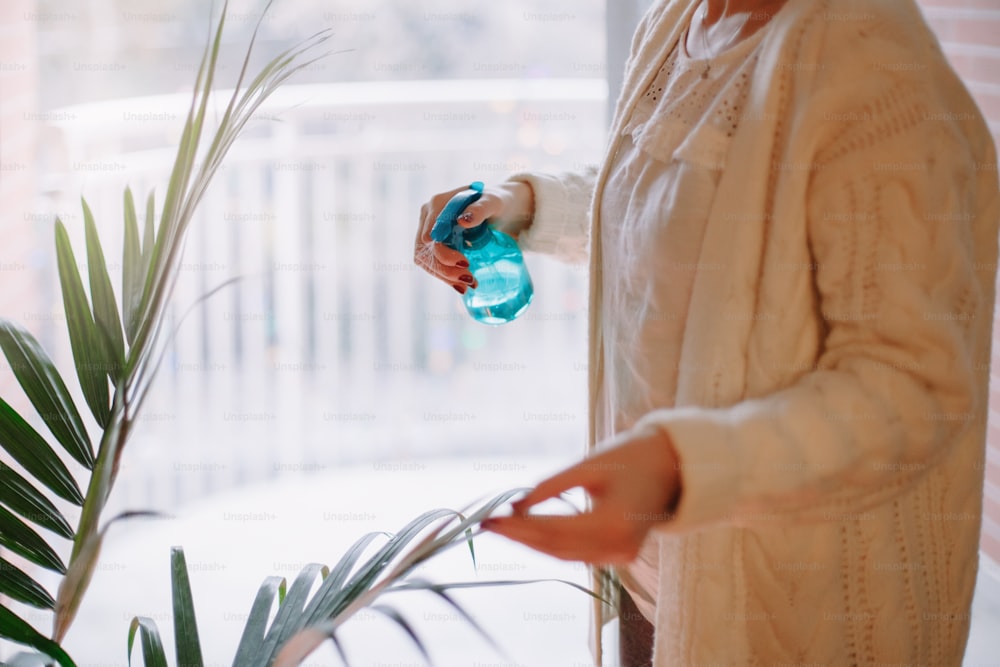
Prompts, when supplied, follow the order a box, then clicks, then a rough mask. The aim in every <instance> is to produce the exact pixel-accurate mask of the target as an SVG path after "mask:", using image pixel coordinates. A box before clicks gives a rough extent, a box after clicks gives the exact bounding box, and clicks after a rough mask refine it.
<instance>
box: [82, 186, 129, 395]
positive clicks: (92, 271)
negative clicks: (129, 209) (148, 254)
mask: <svg viewBox="0 0 1000 667" xmlns="http://www.w3.org/2000/svg"><path fill="white" fill-rule="evenodd" d="M80 201H81V203H82V204H83V221H84V229H85V232H86V238H87V272H88V273H89V275H90V296H91V300H92V301H93V303H94V322H95V323H96V325H97V330H98V332H99V333H100V334H101V341H102V342H103V343H104V344H105V345H106V346H107V357H108V359H109V361H110V362H111V364H110V366H109V368H108V369H107V373H108V377H110V378H111V381H112V382H114V383H117V382H118V379H119V378H120V377H121V372H122V367H123V366H124V364H125V338H124V336H123V335H122V321H121V318H120V317H119V316H118V303H117V301H116V300H115V292H114V289H113V288H112V287H111V276H109V275H108V264H107V262H106V261H105V259H104V249H103V248H102V247H101V239H100V236H98V234H97V225H96V224H95V223H94V214H93V213H91V211H90V207H89V206H88V205H87V200H86V199H82V198H81V200H80Z"/></svg>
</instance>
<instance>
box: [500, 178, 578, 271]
mask: <svg viewBox="0 0 1000 667" xmlns="http://www.w3.org/2000/svg"><path fill="white" fill-rule="evenodd" d="M507 180H508V181H515V182H520V183H527V184H528V185H529V186H531V189H532V191H533V192H534V197H535V215H534V218H533V219H532V222H531V225H530V226H528V227H527V228H526V229H524V230H522V231H521V233H520V234H518V238H517V242H518V245H519V246H521V248H522V249H523V250H529V251H531V252H537V253H541V254H545V255H552V256H554V257H556V258H558V259H561V260H563V261H566V262H570V263H573V264H581V263H584V262H586V260H587V257H588V254H587V253H588V244H589V231H590V224H589V217H590V215H589V214H590V199H591V196H592V183H591V182H590V180H589V179H587V178H573V177H566V178H562V177H559V176H553V175H549V174H538V173H531V172H520V173H516V174H512V175H511V176H509V177H508V178H507Z"/></svg>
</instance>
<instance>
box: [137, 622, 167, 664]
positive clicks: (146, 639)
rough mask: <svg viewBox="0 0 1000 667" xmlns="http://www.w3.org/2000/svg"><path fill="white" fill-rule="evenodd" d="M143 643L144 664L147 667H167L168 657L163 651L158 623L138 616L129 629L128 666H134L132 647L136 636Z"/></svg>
mask: <svg viewBox="0 0 1000 667" xmlns="http://www.w3.org/2000/svg"><path fill="white" fill-rule="evenodd" d="M137 633H138V634H139V635H140V641H141V642H142V662H143V664H145V666H146V667H167V656H166V653H164V651H163V641H162V640H161V639H160V630H159V629H158V628H157V627H156V621H154V620H153V619H151V618H146V617H145V616H136V617H135V618H133V619H132V623H131V624H129V627H128V664H129V667H131V665H132V647H133V646H134V645H135V636H136V634H137Z"/></svg>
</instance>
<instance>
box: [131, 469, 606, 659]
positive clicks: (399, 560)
mask: <svg viewBox="0 0 1000 667" xmlns="http://www.w3.org/2000/svg"><path fill="white" fill-rule="evenodd" d="M523 491H524V489H515V490H511V491H507V492H504V493H501V494H499V495H497V496H496V497H494V498H493V499H491V500H489V501H488V502H486V503H484V504H483V505H481V506H480V507H478V508H477V509H476V511H474V512H472V513H470V514H469V515H467V516H466V515H465V514H463V513H461V512H456V511H454V510H447V509H439V510H433V511H430V512H425V513H424V514H422V515H420V516H419V517H417V518H416V519H413V520H412V521H410V522H409V523H407V524H406V525H405V526H403V528H401V529H400V530H399V531H398V532H397V533H395V534H389V533H369V534H367V535H365V536H363V537H362V538H360V539H359V540H358V541H357V542H355V543H354V544H353V545H352V546H351V547H350V548H349V549H348V550H347V552H346V553H345V554H344V555H343V556H342V557H341V559H340V560H339V561H338V562H337V564H336V565H335V566H334V567H333V568H332V569H330V570H327V568H325V567H323V566H322V565H318V564H315V563H312V564H309V565H306V566H305V567H303V568H302V570H301V571H300V572H299V574H298V575H297V576H296V577H295V580H294V581H293V582H292V585H291V587H290V588H287V592H286V587H287V582H286V580H285V579H284V578H283V577H273V576H272V577H267V578H266V579H265V580H264V582H263V584H261V586H260V589H259V590H258V591H257V596H256V598H255V599H254V602H253V606H252V607H251V610H250V613H249V614H248V616H247V621H246V625H245V627H244V629H243V634H242V636H241V638H240V643H239V646H238V647H237V649H236V655H235V658H234V660H233V667H292V666H294V665H299V664H300V663H302V662H303V661H304V660H305V659H306V658H307V657H308V656H309V655H310V654H312V653H313V651H315V650H316V649H317V648H319V646H320V645H321V644H323V643H324V642H326V641H327V640H330V641H331V642H332V643H333V645H334V648H335V649H336V650H337V652H338V654H339V655H340V657H341V659H342V660H343V661H344V664H345V665H346V664H349V662H348V659H347V655H346V653H345V651H344V647H343V646H342V645H341V643H340V640H339V638H338V637H337V631H338V630H339V629H340V627H341V626H342V625H343V624H344V623H346V622H347V621H349V620H350V618H351V617H352V616H354V614H356V613H357V612H358V611H361V610H362V609H366V608H367V609H370V610H371V611H373V612H377V613H379V614H381V615H383V616H385V617H386V618H388V619H389V620H391V621H392V622H393V623H395V624H396V625H397V626H398V627H399V628H400V629H401V630H402V631H403V632H404V633H405V634H406V635H407V636H408V637H409V638H410V640H411V641H412V642H413V643H414V645H415V646H416V648H417V650H418V651H419V652H420V654H421V655H422V656H423V657H424V659H425V660H427V662H428V663H430V662H431V656H430V654H429V652H428V650H427V646H426V645H425V644H424V642H423V640H422V639H421V638H420V636H419V634H418V632H417V628H415V627H414V626H413V625H412V624H411V623H410V622H409V621H408V620H407V619H406V618H405V617H404V616H403V615H402V614H400V613H399V612H398V611H396V610H395V609H394V608H393V607H392V606H391V605H389V604H386V603H385V602H384V601H383V596H385V595H387V594H389V593H400V592H405V591H424V592H428V593H431V594H433V595H435V596H436V597H438V598H439V599H441V600H443V601H444V602H445V603H446V604H448V605H449V606H450V607H451V608H452V609H454V610H455V611H456V613H457V614H458V615H459V616H460V617H461V618H463V619H464V620H465V621H466V622H467V623H468V624H469V626H470V627H471V628H472V629H473V630H475V631H476V632H477V633H478V634H479V635H480V636H482V637H483V638H484V639H485V640H486V641H487V643H488V644H489V645H490V646H492V647H493V648H494V649H495V650H496V651H497V652H498V653H499V654H500V655H502V656H503V657H504V658H505V659H506V656H505V655H504V652H503V650H502V649H501V648H500V646H499V645H498V644H497V643H496V642H495V641H494V640H493V639H492V638H491V637H490V636H489V634H488V633H487V632H486V631H485V630H484V629H483V628H482V627H481V626H480V625H479V624H478V623H477V622H476V620H475V619H474V618H473V617H472V616H471V615H470V614H469V613H468V612H467V611H466V610H465V609H464V608H463V607H462V606H461V605H460V604H459V603H458V602H457V601H455V599H454V598H452V597H451V596H450V595H449V593H448V592H449V591H451V590H458V589H465V588H487V587H495V586H520V585H526V584H537V583H543V582H558V583H562V584H566V585H569V586H572V587H574V588H576V589H578V590H580V591H582V592H584V593H586V594H588V595H591V596H594V597H595V598H596V597H597V596H595V595H594V594H593V593H592V592H591V591H589V590H588V589H586V588H584V587H583V586H580V585H579V584H576V583H573V582H571V581H565V580H562V579H533V580H507V581H471V582H452V583H434V582H430V581H427V580H425V579H419V578H413V577H411V576H410V575H411V574H412V573H413V571H414V569H415V568H416V567H417V566H418V565H420V564H422V563H424V562H426V561H427V560H429V559H431V558H434V557H436V556H438V555H440V554H441V553H443V552H444V551H446V550H448V549H450V548H452V547H455V546H461V545H469V546H470V547H471V545H472V540H473V539H474V538H475V537H476V536H477V535H478V534H479V530H478V528H479V524H480V522H481V521H482V520H483V519H484V518H486V517H487V516H489V515H490V514H491V513H493V512H494V511H496V510H497V508H499V507H501V506H502V505H503V504H505V503H506V502H507V501H508V500H510V499H511V498H512V497H513V496H515V495H517V494H520V493H522V492H523ZM379 538H382V539H384V540H385V543H384V544H382V545H381V546H379V547H378V548H375V549H374V553H371V555H370V556H368V557H367V558H364V556H365V554H367V553H369V552H370V551H371V550H372V547H373V546H374V545H375V543H376V540H378V539H379ZM171 564H172V567H171V572H172V588H173V596H174V627H175V629H176V630H175V632H177V633H178V634H177V636H176V641H177V643H178V646H177V652H178V655H179V656H180V655H186V656H187V657H186V658H182V659H179V660H178V664H183V665H201V664H202V663H201V653H200V648H199V646H198V643H197V642H198V631H197V623H196V622H195V617H194V606H193V602H192V598H191V590H190V587H189V585H188V578H187V569H186V566H185V565H184V553H183V550H181V549H180V548H178V547H175V548H174V549H173V551H172V553H171ZM317 579H319V580H321V583H320V585H319V587H318V588H317V590H316V592H315V593H313V594H312V596H311V597H310V594H309V593H310V591H311V590H312V589H313V588H314V586H315V584H316V582H317ZM598 599H599V598H598ZM178 601H181V602H180V603H179V602H178ZM275 606H277V610H276V612H274V615H273V620H271V621H270V623H269V622H268V619H270V618H271V617H272V611H273V609H274V607H275ZM137 632H138V633H140V634H141V635H142V641H143V660H144V663H145V665H146V666H147V667H154V666H160V665H163V666H164V667H165V665H166V657H165V654H164V652H163V646H162V643H161V642H160V639H159V631H158V630H157V628H156V624H155V623H154V622H153V621H150V620H148V619H144V618H141V617H136V618H135V619H133V620H132V625H131V627H130V629H129V642H128V646H129V655H130V656H131V653H132V646H133V642H134V639H135V636H136V633H137ZM182 642H187V643H188V644H189V645H188V646H185V647H184V649H183V650H184V651H185V653H183V654H182V646H181V643H182ZM130 661H131V657H130ZM130 664H131V663H130Z"/></svg>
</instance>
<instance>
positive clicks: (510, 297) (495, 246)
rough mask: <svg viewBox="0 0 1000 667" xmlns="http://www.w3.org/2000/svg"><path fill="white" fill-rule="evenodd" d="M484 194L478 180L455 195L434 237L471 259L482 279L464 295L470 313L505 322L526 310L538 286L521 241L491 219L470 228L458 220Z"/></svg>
mask: <svg viewBox="0 0 1000 667" xmlns="http://www.w3.org/2000/svg"><path fill="white" fill-rule="evenodd" d="M482 196H483V183H482V182H481V181H476V182H475V183H473V184H472V185H470V186H469V189H468V190H463V191H462V192H459V193H458V194H457V195H455V196H454V197H452V198H451V200H449V201H448V203H447V204H446V205H445V207H444V209H442V210H441V214H440V215H438V217H437V220H436V221H435V222H434V227H433V229H431V238H432V239H433V240H434V241H437V242H438V243H443V244H445V245H446V246H448V247H449V248H453V249H455V250H457V251H459V252H460V253H462V254H463V255H465V258H466V259H467V260H468V262H469V271H470V272H471V273H472V275H473V276H474V277H475V279H476V282H477V283H478V287H476V288H475V289H472V288H471V287H470V288H469V289H467V290H466V292H465V294H464V295H463V296H462V300H463V301H464V302H465V308H466V309H467V310H468V311H469V314H470V315H472V317H473V318H474V319H476V320H478V321H480V322H483V323H484V324H505V323H507V322H510V321H512V320H513V319H514V318H516V317H517V316H518V315H520V314H521V313H523V312H524V311H525V309H526V308H527V307H528V304H529V303H531V297H532V296H534V288H533V287H532V285H531V276H529V275H528V269H527V267H525V265H524V256H523V255H522V254H521V249H520V248H518V247H517V241H515V240H514V239H512V238H511V237H510V236H508V235H507V234H504V233H503V232H501V231H500V230H498V229H494V228H493V226H492V225H491V224H490V223H489V221H487V222H484V223H483V224H481V225H478V226H476V227H471V228H468V229H466V228H465V227H462V226H461V225H459V224H458V223H457V222H456V220H457V218H458V216H459V215H461V213H462V211H463V210H465V207H466V206H468V205H469V204H472V203H473V202H475V201H477V200H478V199H479V198H480V197H482Z"/></svg>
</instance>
